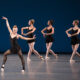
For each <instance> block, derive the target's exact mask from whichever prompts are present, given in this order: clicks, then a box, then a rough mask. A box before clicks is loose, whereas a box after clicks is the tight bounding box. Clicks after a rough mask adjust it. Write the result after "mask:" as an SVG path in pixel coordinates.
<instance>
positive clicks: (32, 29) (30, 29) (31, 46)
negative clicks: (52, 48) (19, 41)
mask: <svg viewBox="0 0 80 80" xmlns="http://www.w3.org/2000/svg"><path fill="white" fill-rule="evenodd" d="M34 22H35V21H34V19H31V20H29V22H28V24H29V25H30V26H29V27H23V28H22V29H21V32H22V34H23V35H25V36H28V37H29V38H33V34H34V32H35V30H36V28H35V27H34ZM24 29H27V30H28V32H27V33H23V30H24ZM27 42H28V45H29V52H28V57H27V61H31V59H30V56H31V54H32V52H33V53H34V54H36V55H38V56H39V58H40V59H41V60H43V57H42V56H41V55H40V54H39V53H38V52H37V51H36V50H35V49H34V45H35V39H34V40H28V41H27Z"/></svg>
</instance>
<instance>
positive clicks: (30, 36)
mask: <svg viewBox="0 0 80 80" xmlns="http://www.w3.org/2000/svg"><path fill="white" fill-rule="evenodd" d="M32 30H33V29H31V30H29V28H28V32H30V31H32ZM27 36H28V38H33V36H34V33H31V34H29V35H27ZM27 42H28V43H32V42H35V39H33V40H27Z"/></svg>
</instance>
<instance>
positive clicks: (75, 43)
mask: <svg viewBox="0 0 80 80" xmlns="http://www.w3.org/2000/svg"><path fill="white" fill-rule="evenodd" d="M72 24H73V27H71V28H69V29H68V30H66V34H67V35H68V37H71V45H72V50H73V52H72V56H71V58H70V62H75V61H74V60H73V58H74V56H75V54H76V55H78V56H79V57H80V54H79V53H78V52H77V50H78V48H79V43H80V39H79V37H78V35H79V33H80V28H79V27H78V25H79V20H74V21H73V23H72ZM70 31H71V34H70V33H69V32H70Z"/></svg>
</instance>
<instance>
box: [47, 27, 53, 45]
mask: <svg viewBox="0 0 80 80" xmlns="http://www.w3.org/2000/svg"><path fill="white" fill-rule="evenodd" d="M51 32H52V28H51V29H50V30H48V29H47V28H46V33H51ZM49 42H53V36H52V35H46V43H49Z"/></svg>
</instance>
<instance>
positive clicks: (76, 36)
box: [71, 29, 80, 45]
mask: <svg viewBox="0 0 80 80" xmlns="http://www.w3.org/2000/svg"><path fill="white" fill-rule="evenodd" d="M77 32H78V29H77V30H74V29H72V31H71V34H72V35H73V34H75V33H77ZM79 43H80V39H79V37H78V34H77V35H74V36H72V37H71V44H72V45H75V44H79Z"/></svg>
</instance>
